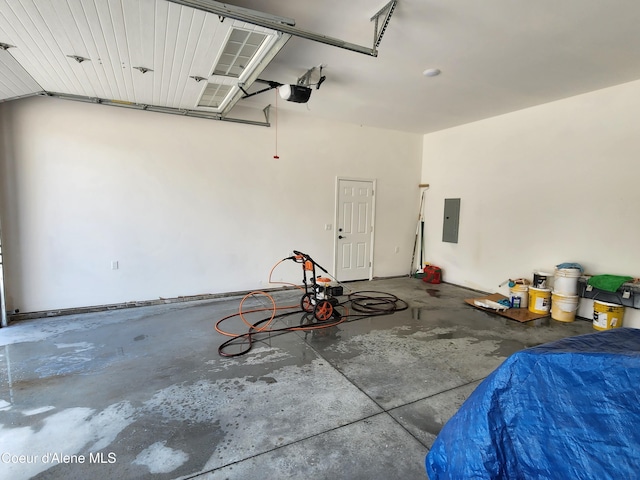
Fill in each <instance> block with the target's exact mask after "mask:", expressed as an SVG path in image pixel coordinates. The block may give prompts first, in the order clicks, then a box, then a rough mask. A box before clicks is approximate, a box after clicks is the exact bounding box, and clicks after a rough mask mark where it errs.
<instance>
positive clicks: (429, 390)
mask: <svg viewBox="0 0 640 480" xmlns="http://www.w3.org/2000/svg"><path fill="white" fill-rule="evenodd" d="M347 286H348V287H349V288H350V289H351V290H354V291H355V290H377V291H384V292H388V293H393V294H395V295H397V296H398V297H399V298H401V299H403V300H406V301H407V302H408V304H409V308H408V309H407V310H405V311H402V312H397V313H395V314H393V315H388V316H380V317H374V318H368V319H361V320H357V321H352V322H346V323H343V324H341V325H339V326H337V327H333V328H329V329H324V330H317V331H313V332H291V333H286V334H282V335H277V336H272V337H271V338H264V339H263V340H261V341H259V342H257V343H255V344H254V346H253V349H252V350H251V352H250V353H249V354H247V355H245V356H242V357H237V358H223V357H220V356H219V355H218V352H217V348H218V346H219V345H220V344H221V343H222V341H223V340H224V339H225V337H223V336H221V335H220V334H218V333H217V332H216V331H215V330H214V323H215V321H216V320H218V319H220V318H222V317H223V316H225V315H228V314H230V313H233V312H235V311H237V309H238V305H239V300H240V299H239V298H225V299H219V300H215V301H201V302H196V303H189V304H187V303H174V304H167V305H162V306H154V307H140V308H134V309H126V310H118V311H110V312H102V313H93V314H86V315H75V316H67V317H58V318H48V319H38V320H28V321H23V322H18V323H15V324H12V325H11V326H10V327H9V328H5V329H2V330H0V380H1V384H0V452H2V455H1V456H0V478H11V479H21V478H56V479H76V478H77V479H86V478H96V479H97V478H109V479H111V478H118V479H129V478H147V477H153V478H159V479H162V478H197V479H254V478H255V479H257V478H260V479H271V478H278V479H284V478H292V479H301V478H304V479H329V478H348V479H360V478H362V479H378V478H379V479H390V478H403V479H414V478H415V479H424V478H426V473H425V468H424V457H425V455H426V453H427V451H428V449H429V447H430V445H431V444H432V442H433V441H434V439H435V437H436V435H437V434H438V432H439V430H440V429H441V427H442V426H443V424H444V423H445V422H446V421H447V419H448V418H449V417H450V416H451V415H453V414H454V413H455V411H456V410H457V408H458V407H459V406H460V405H461V404H462V402H464V400H465V399H466V398H467V397H468V396H469V395H470V393H471V392H472V391H473V389H474V388H475V387H476V386H477V385H478V383H479V382H480V381H481V380H482V379H483V378H484V377H486V376H487V375H488V374H489V373H490V372H491V371H492V370H493V369H495V368H496V367H497V366H498V365H499V364H500V363H501V362H502V361H503V360H504V359H505V358H506V357H507V356H508V355H510V354H511V353H513V352H515V351H517V350H520V349H523V348H526V347H529V346H533V345H538V344H540V343H545V342H549V341H553V340H556V339H559V338H562V337H566V336H571V335H577V334H582V333H589V332H591V331H592V327H591V323H590V322H587V321H582V320H578V321H576V322H574V323H568V324H565V323H560V322H555V321H553V320H543V321H537V322H530V323H528V324H520V323H517V322H514V321H511V320H507V319H504V318H502V317H499V316H496V315H493V314H489V313H485V312H482V311H479V310H477V309H474V308H472V307H470V306H468V305H466V304H465V303H463V301H462V300H463V299H464V298H470V297H474V296H477V293H476V292H473V291H470V290H466V289H463V288H460V287H456V286H453V285H446V284H441V285H428V284H425V283H424V282H422V281H420V280H416V279H412V278H395V279H385V280H375V281H373V282H357V283H350V284H348V285H347ZM276 298H277V300H278V302H279V303H285V304H287V303H288V304H291V303H294V304H295V303H297V302H298V301H299V298H300V293H299V292H297V291H280V292H278V294H277V295H276ZM263 300H264V299H263V298H261V297H259V298H254V299H251V302H253V304H254V305H259V304H260V303H262V302H263ZM300 317H301V314H297V316H294V317H287V318H286V319H283V320H278V322H279V325H280V326H283V325H284V324H286V323H290V324H295V323H296V322H298V323H299V322H300V321H301V320H300ZM238 322H239V321H238V320H233V321H231V323H230V324H229V328H230V329H236V330H237V331H238V332H240V331H244V327H243V326H241V325H239V324H238ZM20 455H22V456H23V457H20ZM64 456H67V457H66V458H65V457H64ZM82 460H84V462H83V463H81V461H82Z"/></svg>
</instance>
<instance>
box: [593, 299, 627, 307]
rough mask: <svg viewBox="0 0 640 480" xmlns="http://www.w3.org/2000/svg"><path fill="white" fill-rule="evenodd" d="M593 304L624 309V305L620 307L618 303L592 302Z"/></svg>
mask: <svg viewBox="0 0 640 480" xmlns="http://www.w3.org/2000/svg"><path fill="white" fill-rule="evenodd" d="M593 303H599V304H600V305H605V306H607V307H622V308H624V305H620V304H619V303H609V302H603V301H602V300H594V301H593Z"/></svg>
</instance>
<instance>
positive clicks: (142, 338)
mask: <svg viewBox="0 0 640 480" xmlns="http://www.w3.org/2000/svg"><path fill="white" fill-rule="evenodd" d="M145 338H148V337H147V336H146V335H138V336H137V337H134V339H133V341H134V342H139V341H140V340H144V339H145Z"/></svg>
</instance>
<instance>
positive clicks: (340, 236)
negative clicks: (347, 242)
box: [338, 235, 347, 239]
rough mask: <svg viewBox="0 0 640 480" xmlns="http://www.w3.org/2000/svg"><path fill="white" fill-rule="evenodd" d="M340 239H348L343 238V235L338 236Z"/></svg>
mask: <svg viewBox="0 0 640 480" xmlns="http://www.w3.org/2000/svg"><path fill="white" fill-rule="evenodd" d="M338 238H340V239H342V238H347V237H343V236H342V235H338Z"/></svg>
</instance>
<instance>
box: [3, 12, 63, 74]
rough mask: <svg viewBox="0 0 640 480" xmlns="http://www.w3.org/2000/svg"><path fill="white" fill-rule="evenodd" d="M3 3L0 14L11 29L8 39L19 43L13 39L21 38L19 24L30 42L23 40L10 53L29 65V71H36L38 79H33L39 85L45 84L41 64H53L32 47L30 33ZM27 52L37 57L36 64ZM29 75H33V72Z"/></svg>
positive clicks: (33, 42)
mask: <svg viewBox="0 0 640 480" xmlns="http://www.w3.org/2000/svg"><path fill="white" fill-rule="evenodd" d="M4 3H5V5H6V8H4V9H0V15H2V16H3V17H4V18H5V20H6V22H5V24H6V25H7V27H8V28H10V29H11V30H12V32H11V33H10V34H9V35H10V40H11V41H14V43H19V42H16V41H15V40H18V39H19V38H21V36H20V35H19V34H18V30H17V28H19V27H20V26H21V27H22V30H23V31H24V32H25V33H26V36H27V37H29V39H31V42H29V41H25V42H23V44H22V45H20V47H16V48H17V51H16V52H14V53H13V54H12V55H13V57H14V58H15V59H16V60H17V61H18V62H19V63H21V64H23V65H24V64H26V65H30V66H31V71H33V72H37V75H38V76H39V79H38V78H35V79H34V80H35V81H36V82H37V83H38V84H40V85H41V86H45V85H46V82H43V81H42V80H46V77H47V74H46V72H45V70H43V67H42V65H45V64H46V63H49V65H50V66H51V67H53V65H51V63H50V62H49V61H48V60H47V59H46V57H44V56H43V55H42V52H40V51H38V49H36V48H33V47H34V46H35V41H34V40H33V39H32V38H31V35H29V34H28V30H27V29H26V28H25V27H24V25H23V24H22V21H21V20H20V19H19V18H18V15H17V14H16V12H15V11H14V9H13V8H12V7H11V6H10V5H8V4H7V3H6V2H4ZM3 11H4V12H6V13H9V12H10V13H11V14H13V16H12V17H11V18H9V16H7V15H5V14H3V13H2V12H3ZM12 20H13V21H12ZM11 34H13V36H12V37H11ZM12 39H15V40H12ZM23 51H24V53H23ZM27 53H30V54H31V55H32V56H33V57H34V58H35V59H38V58H39V59H40V62H37V63H36V64H33V63H31V62H30V61H29V60H28V58H29V56H28V55H27ZM25 68H26V67H25ZM31 76H32V77H33V74H32V75H31Z"/></svg>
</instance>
